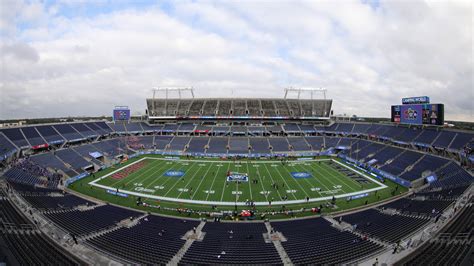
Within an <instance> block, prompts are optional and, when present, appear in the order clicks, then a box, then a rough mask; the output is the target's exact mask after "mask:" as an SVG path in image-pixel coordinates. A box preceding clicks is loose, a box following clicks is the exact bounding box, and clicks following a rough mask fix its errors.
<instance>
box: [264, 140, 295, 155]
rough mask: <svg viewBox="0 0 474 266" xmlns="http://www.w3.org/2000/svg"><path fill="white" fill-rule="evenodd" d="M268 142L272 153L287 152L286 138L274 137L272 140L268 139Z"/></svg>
mask: <svg viewBox="0 0 474 266" xmlns="http://www.w3.org/2000/svg"><path fill="white" fill-rule="evenodd" d="M268 141H269V142H270V146H271V147H272V151H273V152H274V153H275V152H288V151H289V150H290V149H289V143H288V141H287V140H286V138H280V137H274V138H268Z"/></svg>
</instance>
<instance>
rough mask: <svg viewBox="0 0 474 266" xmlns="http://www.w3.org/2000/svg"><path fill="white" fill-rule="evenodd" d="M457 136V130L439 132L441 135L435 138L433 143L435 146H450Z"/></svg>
mask: <svg viewBox="0 0 474 266" xmlns="http://www.w3.org/2000/svg"><path fill="white" fill-rule="evenodd" d="M455 136H456V132H452V131H442V132H440V133H439V137H438V138H437V139H436V140H435V142H434V143H433V146H435V147H439V148H448V147H449V144H450V143H451V141H452V140H453V138H454V137H455Z"/></svg>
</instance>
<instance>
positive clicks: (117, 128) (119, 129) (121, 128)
mask: <svg viewBox="0 0 474 266" xmlns="http://www.w3.org/2000/svg"><path fill="white" fill-rule="evenodd" d="M107 125H108V126H109V127H110V128H111V129H112V130H113V131H114V132H115V133H127V129H126V128H125V122H115V123H107Z"/></svg>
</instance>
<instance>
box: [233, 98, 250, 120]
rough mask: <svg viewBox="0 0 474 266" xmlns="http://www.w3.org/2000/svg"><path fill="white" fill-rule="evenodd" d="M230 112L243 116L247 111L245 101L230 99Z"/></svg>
mask: <svg viewBox="0 0 474 266" xmlns="http://www.w3.org/2000/svg"><path fill="white" fill-rule="evenodd" d="M232 104H233V106H232V111H233V112H232V114H233V115H235V116H245V115H246V111H247V103H246V101H245V100H233V101H232Z"/></svg>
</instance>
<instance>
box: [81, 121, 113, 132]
mask: <svg viewBox="0 0 474 266" xmlns="http://www.w3.org/2000/svg"><path fill="white" fill-rule="evenodd" d="M84 125H85V126H86V127H88V128H90V129H91V130H92V131H93V132H94V133H95V134H96V135H106V134H108V132H107V131H106V130H104V129H103V128H101V127H99V126H98V125H97V124H96V123H94V122H87V123H84Z"/></svg>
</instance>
